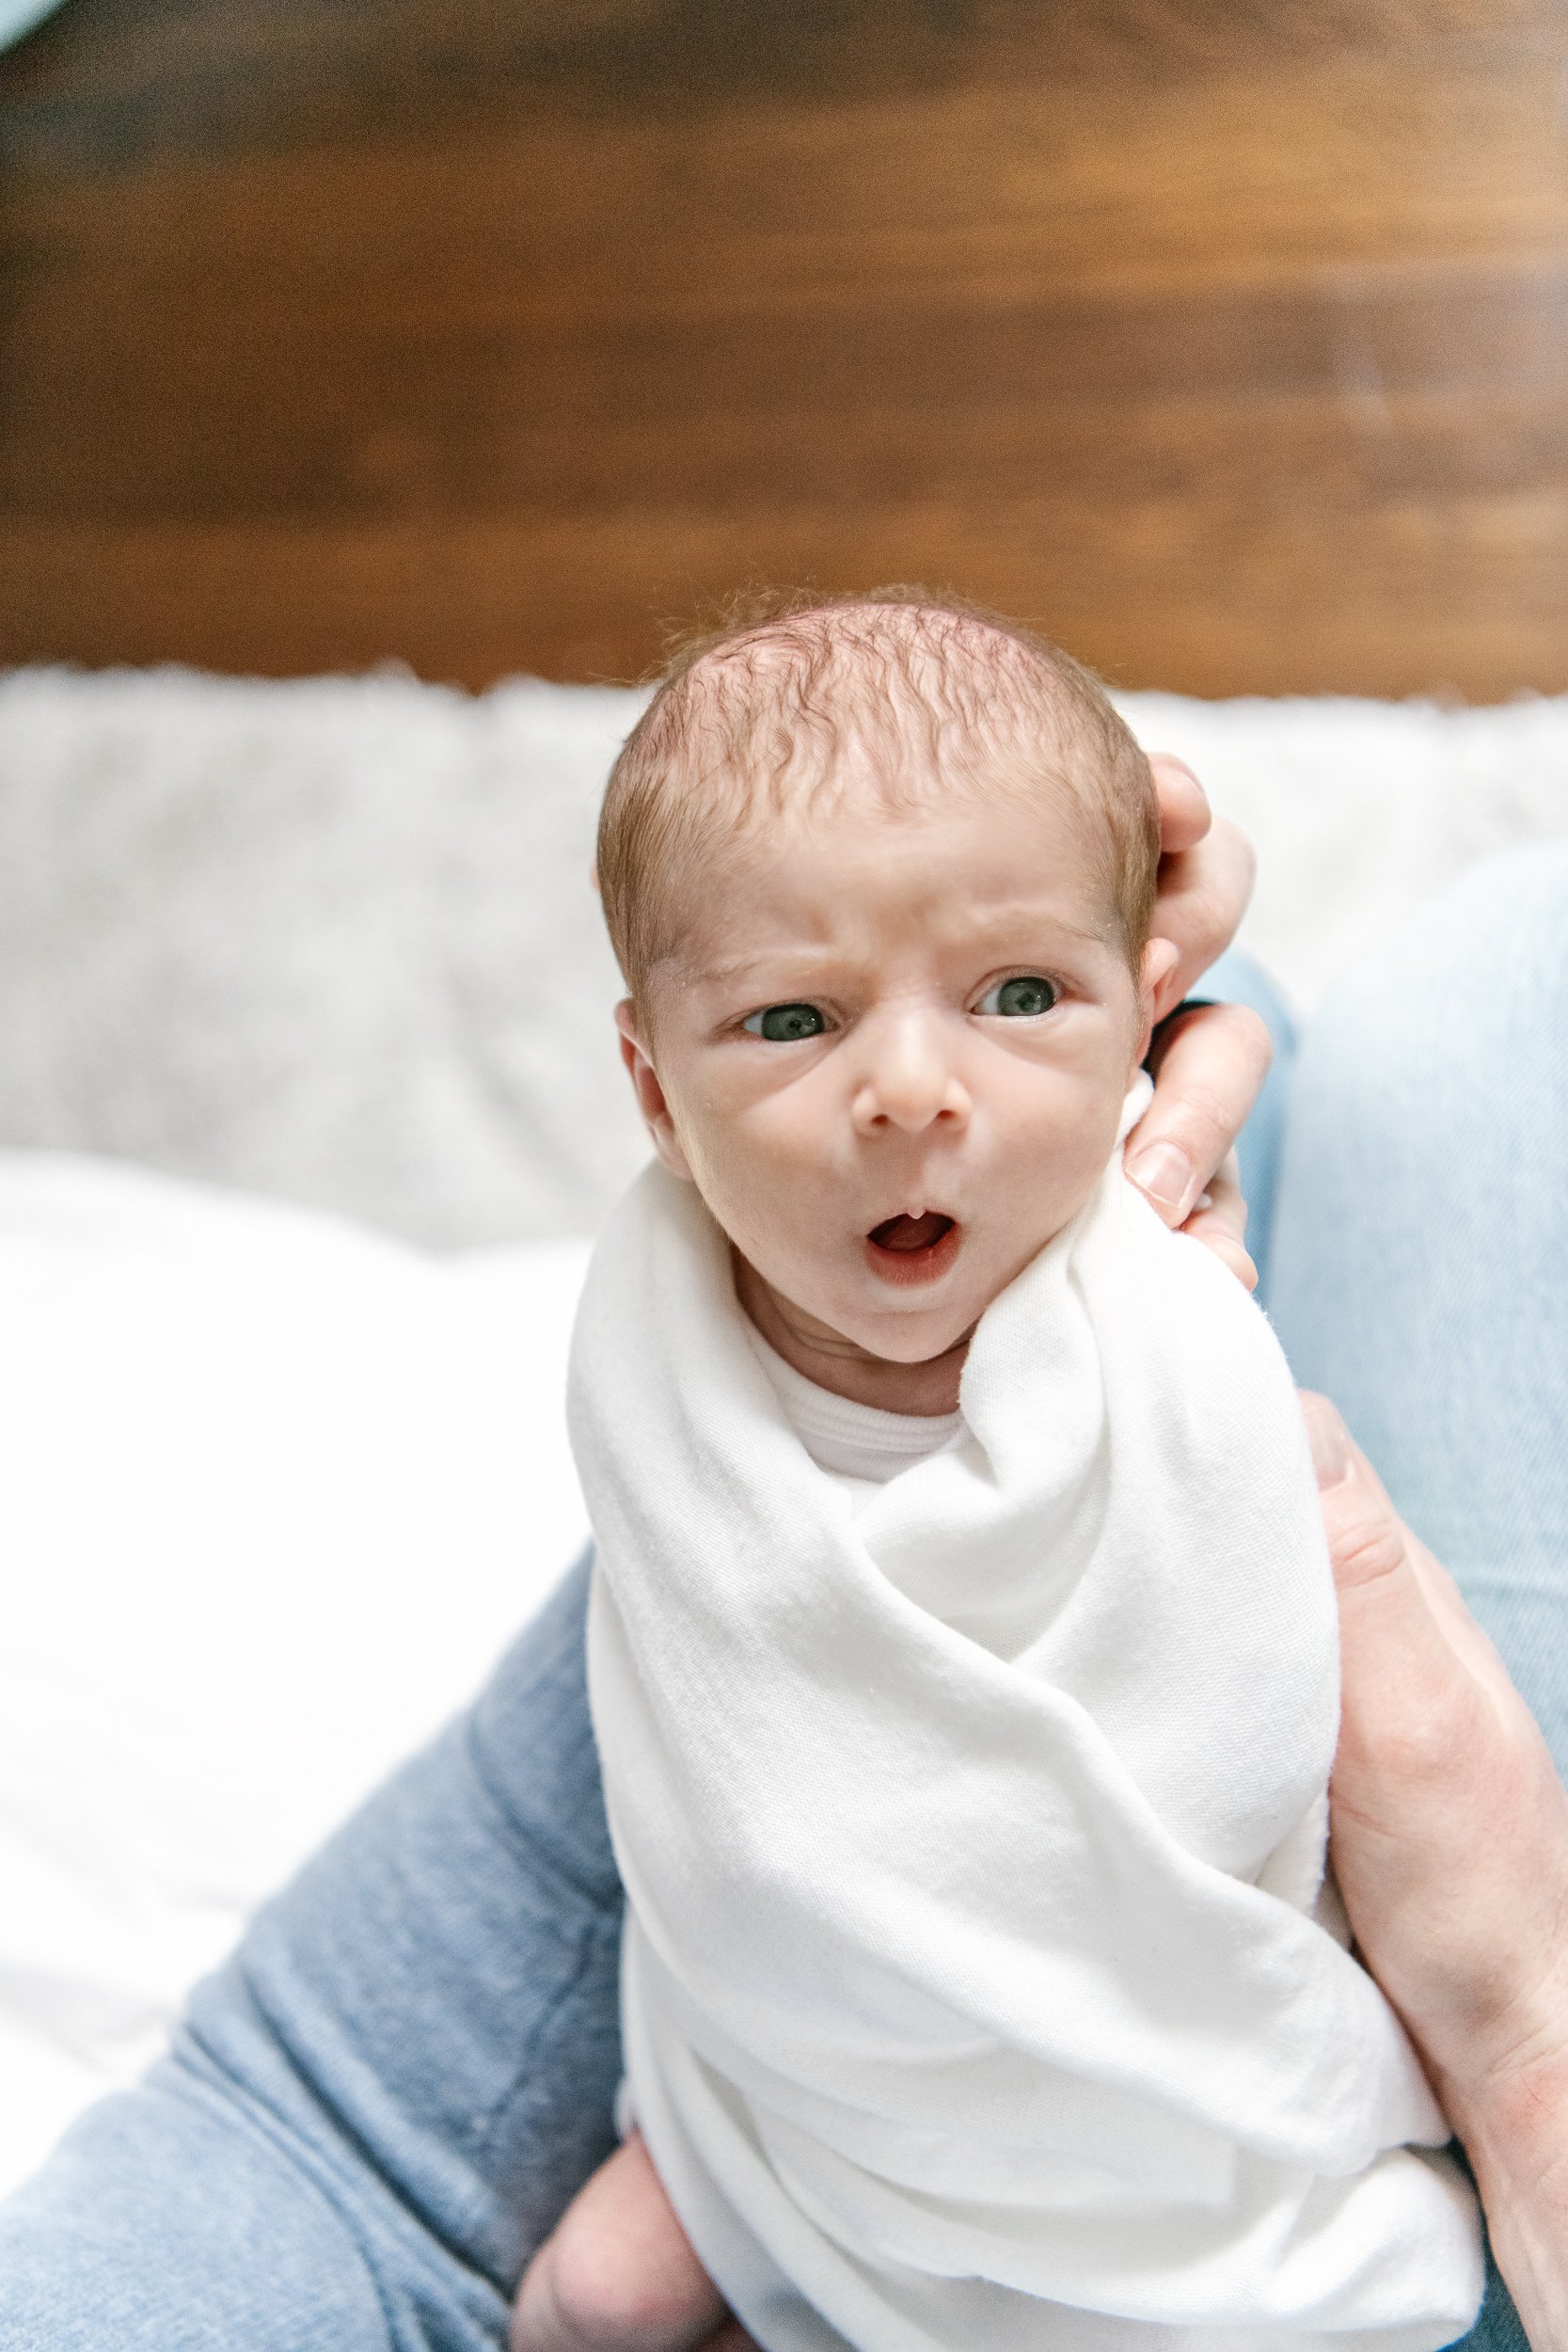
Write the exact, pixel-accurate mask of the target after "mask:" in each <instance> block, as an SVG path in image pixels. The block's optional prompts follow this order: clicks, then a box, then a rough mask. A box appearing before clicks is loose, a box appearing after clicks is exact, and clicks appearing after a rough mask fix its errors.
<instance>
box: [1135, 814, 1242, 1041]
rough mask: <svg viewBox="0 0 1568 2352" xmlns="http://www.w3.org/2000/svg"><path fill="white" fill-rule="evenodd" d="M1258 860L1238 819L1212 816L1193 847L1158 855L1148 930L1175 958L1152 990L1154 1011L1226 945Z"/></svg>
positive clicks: (1171, 1003) (1175, 997)
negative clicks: (1169, 947) (1167, 945)
mask: <svg viewBox="0 0 1568 2352" xmlns="http://www.w3.org/2000/svg"><path fill="white" fill-rule="evenodd" d="M1257 865H1258V861H1257V859H1256V857H1255V856H1254V854H1253V848H1252V844H1251V842H1250V841H1249V840H1248V839H1247V837H1246V835H1245V834H1244V833H1243V831H1242V829H1241V827H1240V826H1239V825H1233V824H1232V823H1231V822H1230V820H1229V818H1225V817H1216V818H1215V819H1214V821H1213V823H1212V825H1211V826H1210V828H1209V831H1208V832H1207V833H1206V834H1204V836H1203V838H1202V840H1201V841H1199V842H1198V843H1197V845H1196V848H1195V849H1191V850H1180V851H1179V852H1178V853H1177V854H1176V855H1175V856H1165V857H1162V858H1161V860H1160V876H1159V882H1158V886H1157V890H1156V896H1155V901H1154V917H1153V932H1154V935H1155V937H1156V938H1159V939H1168V940H1169V941H1170V942H1171V944H1172V946H1174V947H1175V949H1176V961H1175V963H1174V965H1173V966H1172V968H1171V971H1170V972H1169V974H1168V975H1167V977H1165V978H1164V980H1163V981H1162V982H1161V984H1160V987H1159V989H1158V991H1157V992H1156V994H1155V1000H1154V1017H1155V1019H1156V1020H1163V1019H1164V1015H1165V1014H1166V1013H1167V1012H1169V1011H1171V1010H1172V1009H1174V1008H1175V1007H1176V1006H1177V1005H1179V1004H1180V1001H1181V999H1182V997H1183V996H1184V995H1186V993H1187V992H1188V990H1189V989H1191V988H1192V987H1193V986H1194V985H1195V984H1196V981H1197V980H1198V979H1199V978H1200V977H1201V976H1202V975H1203V974H1204V973H1205V972H1207V971H1208V969H1209V966H1210V965H1211V964H1212V962H1213V961H1214V959H1215V957H1216V956H1218V955H1220V954H1222V953H1223V952H1224V950H1225V949H1226V948H1227V947H1228V946H1229V945H1230V942H1231V941H1232V939H1233V938H1234V937H1235V935H1236V930H1237V926H1238V925H1239V924H1240V922H1241V919H1242V917H1243V914H1245V913H1246V905H1247V900H1248V899H1249V898H1251V896H1252V883H1253V876H1254V874H1255V873H1256V871H1257Z"/></svg>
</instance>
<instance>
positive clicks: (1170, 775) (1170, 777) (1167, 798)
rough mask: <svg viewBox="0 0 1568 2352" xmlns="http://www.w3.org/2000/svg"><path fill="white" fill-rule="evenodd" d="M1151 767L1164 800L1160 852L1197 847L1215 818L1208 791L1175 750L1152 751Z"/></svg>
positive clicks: (1173, 852) (1156, 789)
mask: <svg viewBox="0 0 1568 2352" xmlns="http://www.w3.org/2000/svg"><path fill="white" fill-rule="evenodd" d="M1148 769H1149V773H1150V774H1151V775H1152V777H1153V778H1154V793H1155V798H1156V799H1157V800H1158V802H1159V803H1160V854H1161V855H1162V857H1175V856H1179V855H1180V852H1181V851H1182V850H1196V847H1197V845H1198V843H1199V842H1200V841H1201V840H1202V838H1203V836H1204V834H1206V833H1207V832H1208V830H1209V828H1210V826H1211V825H1212V823H1213V820H1214V818H1213V811H1212V808H1211V807H1210V805H1209V796H1208V794H1207V793H1206V792H1205V791H1204V789H1203V787H1202V785H1201V784H1199V782H1198V780H1197V778H1196V776H1195V775H1194V773H1193V771H1192V770H1191V769H1190V768H1189V767H1188V765H1187V763H1186V761H1185V760H1184V759H1178V758H1177V756H1176V754H1175V753H1174V752H1150V753H1149V755H1148Z"/></svg>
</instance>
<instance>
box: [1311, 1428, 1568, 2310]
mask: <svg viewBox="0 0 1568 2352" xmlns="http://www.w3.org/2000/svg"><path fill="white" fill-rule="evenodd" d="M1303 1402H1304V1409H1305V1411H1306V1415H1307V1433H1308V1436H1309V1438H1310V1439H1311V1443H1312V1454H1313V1460H1314V1463H1315V1464H1316V1467H1317V1472H1318V1483H1319V1487H1320V1491H1321V1500H1322V1503H1323V1521H1324V1526H1325V1528H1326V1531H1327V1534H1328V1542H1329V1550H1330V1554H1331V1556H1332V1559H1333V1563H1334V1576H1335V1582H1336V1585H1337V1588H1338V1597H1339V1626H1340V1646H1341V1657H1342V1668H1341V1678H1342V1692H1343V1698H1342V1717H1341V1724H1340V1733H1339V1750H1338V1756H1337V1757H1336V1759H1335V1765H1334V1777H1333V1781H1332V1783H1331V1786H1330V1790H1329V1799H1330V1811H1331V1816H1332V1834H1331V1852H1332V1854H1333V1859H1334V1867H1335V1875H1336V1877H1337V1878H1338V1883H1339V1891H1340V1893H1341V1895H1342V1896H1343V1898H1344V1902H1345V1908H1346V1911H1347V1912H1348V1913H1349V1915H1350V1921H1351V1926H1352V1928H1353V1929H1354V1932H1355V1938H1356V1942H1357V1944H1358V1945H1359V1947H1360V1949H1361V1953H1362V1957H1363V1958H1364V1959H1365V1961H1366V1963H1367V1965H1368V1966H1369V1968H1370V1970H1371V1972H1372V1974H1373V1976H1375V1977H1376V1979H1377V1980H1378V1982H1379V1983H1380V1984H1381V1985H1382V1987H1383V1989H1384V1991H1385V1993H1386V1994H1387V1995H1388V1998H1389V1999H1390V2001H1392V2003H1393V2004H1394V2007H1395V2008H1396V2009H1397V2010H1399V2012H1400V2014H1401V2016H1402V2018H1403V2020H1404V2023H1405V2025H1406V2026H1407V2027H1408V2029H1409V2031H1410V2034H1411V2037H1412V2039H1413V2040H1414V2041H1415V2042H1416V2044H1417V2046H1418V2049H1419V2050H1420V2052H1421V2055H1422V2057H1423V2058H1424V2059H1425V2061H1426V2064H1427V2067H1428V2070H1429V2072H1430V2074H1431V2075H1432V2078H1433V2085H1434V2087H1435V2088H1436V2090H1437V2092H1438V2095H1439V2096H1440V2098H1441V2099H1442V2101H1443V2104H1444V2106H1445V2108H1446V2109H1447V2111H1448V2115H1449V2121H1450V2122H1452V2124H1453V2126H1454V2129H1455V2130H1456V2131H1457V2132H1458V2134H1459V2136H1460V2137H1461V2139H1462V2140H1463V2141H1464V2142H1465V2150H1466V2152H1467V2153H1468V2155H1469V2158H1470V2162H1471V2164H1472V2166H1473V2167H1474V2169H1475V2174H1476V2179H1477V2183H1478V2185H1479V2186H1480V2189H1481V2202H1482V2204H1483V2205H1484V2207H1485V2210H1486V2217H1487V2223H1488V2226H1489V2228H1490V2231H1491V2234H1492V2244H1493V2249H1494V2252H1495V2253H1496V2255H1497V2264H1498V2267H1499V2268H1500V2269H1501V2271H1502V2273H1503V2276H1504V2277H1505V2278H1506V2279H1507V2280H1508V2283H1509V2285H1510V2287H1511V2288H1512V2290H1513V2298H1514V2301H1515V2303H1516V2304H1517V2306H1518V2309H1519V2315H1520V2317H1521V2319H1522V2320H1523V2321H1524V2324H1525V2328H1526V2330H1527V2332H1528V2336H1529V2340H1530V2342H1531V2344H1534V2345H1535V2346H1536V2347H1537V2352H1547V2347H1562V2346H1568V1793H1565V1792H1564V1789H1563V1787H1562V1784H1561V1782H1560V1780H1559V1778H1558V1774H1557V1771H1556V1768H1555V1766H1554V1765H1553V1762H1552V1758H1551V1755H1550V1753H1549V1751H1548V1749H1547V1747H1546V1743H1545V1741H1544V1739H1543V1738H1542V1736H1541V1733H1540V1731H1539V1729H1538V1728H1537V1726H1536V1724H1535V1721H1534V1718H1533V1717H1532V1716H1531V1714H1530V1712H1529V1709H1528V1708H1527V1707H1526V1705H1525V1703H1524V1701H1523V1699H1522V1698H1521V1697H1520V1696H1519V1693H1518V1692H1517V1691H1516V1690H1515V1689H1514V1687H1513V1683H1512V1682H1511V1681H1510V1679H1509V1677H1508V1672H1507V1669H1506V1668H1505V1667H1504V1665H1503V1662H1502V1661H1501V1659H1500V1658H1499V1657H1498V1656H1497V1651H1496V1650H1495V1649H1494V1648H1493V1646H1492V1645H1491V1643H1490V1642H1489V1641H1488V1640H1487V1638H1486V1636H1485V1634H1484V1633H1483V1632H1482V1631H1481V1628H1480V1627H1479V1626H1478V1625H1477V1623H1476V1621H1475V1619H1474V1618H1473V1617H1472V1616H1471V1614H1470V1613H1469V1611H1468V1610H1467V1609H1466V1608H1465V1603H1464V1601H1463V1600H1462V1598H1461V1597H1460V1594H1459V1590H1458V1587H1457V1586H1456V1585H1455V1584H1454V1582H1453V1580H1452V1578H1451V1577H1449V1575H1448V1574H1447V1573H1446V1571H1445V1570H1444V1569H1443V1568H1441V1567H1440V1566H1439V1565H1438V1564H1437V1562H1436V1561H1435V1560H1434V1559H1433V1556H1432V1554H1431V1552H1430V1551H1428V1550H1427V1549H1426V1547H1425V1546H1424V1545H1423V1544H1421V1543H1419V1542H1418V1540H1417V1538H1416V1537H1415V1536H1414V1535H1413V1534H1411V1533H1410V1531H1409V1529H1408V1528H1406V1527H1405V1526H1404V1525H1403V1524H1402V1522H1401V1520H1400V1518H1398V1516H1397V1514H1396V1513H1395V1510H1394V1507H1393V1505H1392V1503H1391V1502H1389V1500H1388V1498H1387V1496H1386V1493H1385V1492H1384V1490H1383V1487H1382V1486H1381V1485H1380V1483H1379V1481H1378V1478H1377V1475H1376V1473H1375V1471H1374V1470H1372V1467H1371V1465H1370V1462H1369V1461H1368V1460H1367V1458H1366V1456H1365V1454H1362V1453H1361V1452H1360V1450H1359V1448H1358V1447H1356V1446H1355V1445H1354V1442H1353V1441H1352V1439H1351V1438H1350V1436H1349V1433H1348V1432H1347V1430H1346V1428H1345V1425H1344V1423H1343V1422H1342V1421H1341V1420H1340V1419H1339V1416H1338V1413H1337V1412H1336V1411H1335V1409H1334V1407H1333V1406H1332V1405H1330V1404H1329V1402H1328V1400H1327V1399H1326V1398H1324V1397H1319V1396H1311V1395H1308V1396H1307V1397H1305V1398H1304V1400H1303Z"/></svg>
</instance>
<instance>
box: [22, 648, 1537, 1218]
mask: <svg viewBox="0 0 1568 2352" xmlns="http://www.w3.org/2000/svg"><path fill="white" fill-rule="evenodd" d="M1118 699H1119V701H1120V704H1121V707H1122V708H1123V709H1124V710H1125V711H1126V713H1127V715H1128V717H1129V719H1130V720H1131V721H1132V725H1133V727H1134V728H1135V730H1136V731H1137V733H1138V735H1139V736H1140V737H1141V739H1143V741H1145V742H1146V743H1148V744H1150V745H1164V746H1165V747H1166V748H1168V749H1170V750H1173V751H1177V752H1180V753H1182V754H1184V755H1186V756H1187V757H1188V758H1189V759H1191V760H1192V762H1193V763H1194V765H1195V766H1196V768H1197V770H1198V772H1199V773H1200V774H1201V775H1202V776H1203V777H1204V778H1205V780H1206V781H1207V782H1208V784H1209V785H1210V787H1211V788H1212V794H1213V798H1214V800H1215V803H1216V804H1217V805H1218V806H1219V807H1221V808H1223V809H1225V810H1227V812H1229V813H1230V814H1231V815H1233V816H1235V817H1237V818H1240V820H1241V821H1242V823H1243V825H1245V826H1246V828H1247V830H1248V831H1249V832H1250V833H1251V834H1252V835H1253V838H1254V840H1255V841H1256V842H1257V844H1258V850H1259V887H1258V898H1257V902H1256V905H1255V908H1254V910H1253V914H1252V915H1251V916H1250V917H1249V919H1248V922H1247V925H1246V929H1245V930H1244V932H1243V940H1244V942H1245V943H1246V944H1248V945H1250V946H1252V947H1253V949H1254V950H1255V952H1256V953H1258V954H1259V956H1260V957H1261V958H1262V959H1263V961H1265V962H1266V963H1268V964H1269V966H1270V967H1271V969H1272V970H1273V971H1274V973H1275V977H1276V978H1277V979H1278V980H1279V981H1280V982H1281V983H1282V985H1283V986H1284V987H1285V989H1286V991H1287V993H1289V994H1291V995H1292V996H1293V997H1295V998H1296V999H1297V1001H1298V1002H1300V1003H1303V1004H1306V1003H1309V1002H1310V1001H1311V1000H1312V998H1313V997H1314V996H1315V995H1316V993H1318V991H1319V989H1320V988H1321V987H1322V985H1323V982H1324V980H1325V979H1326V978H1327V977H1328V976H1329V975H1330V974H1331V973H1332V972H1334V971H1335V970H1337V969H1338V968H1340V967H1341V966H1342V964H1343V962H1344V961H1345V959H1346V958H1347V956H1349V955H1350V954H1352V953H1353V952H1354V948H1355V946H1356V945H1357V943H1358V942H1360V941H1363V940H1368V939H1371V940H1375V939H1376V938H1377V937H1378V936H1379V935H1380V934H1381V932H1382V931H1383V930H1385V929H1386V926H1387V924H1388V923H1389V921H1390V920H1391V919H1392V918H1393V916H1394V915H1395V914H1397V913H1398V912H1399V910H1400V909H1401V908H1402V907H1403V906H1406V905H1408V904H1410V903H1411V902H1412V901H1414V900H1416V899H1418V898H1421V897H1422V896H1424V895H1426V894H1429V893H1430V892H1431V891H1432V890H1433V888H1434V887H1435V886H1437V885H1438V884H1439V883H1440V882H1443V881H1444V880H1445V879H1446V878H1447V877H1448V876H1449V875H1450V874H1452V873H1454V872H1455V871H1457V870H1458V868H1459V867H1460V866H1464V865H1465V864H1466V863H1467V862H1469V861H1470V860H1472V859H1474V858H1475V857H1477V856H1480V855H1481V854H1482V853H1483V852H1484V851H1485V850H1487V849H1489V848H1492V847H1495V846H1499V845H1501V844H1503V843H1506V842H1509V841H1517V840H1525V839H1531V838H1544V837H1545V836H1547V835H1549V834H1561V833H1568V698H1564V699H1561V700H1558V701H1522V702H1518V703H1513V704H1510V705H1508V706H1506V707H1503V708H1500V709H1496V710H1442V709H1438V708H1436V707H1433V705H1431V704H1423V703H1402V704H1387V703H1367V702H1349V701H1326V700H1325V701H1322V702H1277V703H1270V702H1258V701H1253V702H1232V703H1199V702H1191V701H1187V700H1184V699H1182V698H1180V697H1178V696H1175V695H1169V694H1128V695H1123V696H1121V697H1119V698H1118ZM640 709H641V696H640V695H638V694H635V693H632V692H629V691H623V690H620V689H616V688H611V687H569V686H546V685H542V684H540V683H539V682H537V681H536V680H531V679H523V680H518V681H516V682H515V683H514V684H511V685H507V686H501V687H498V688H497V689H496V690H495V691H493V692H491V693H488V694H483V695H480V696H477V697H470V696H467V695H464V694H457V693H453V692H451V691H448V690H446V689H443V688H439V687H433V686H421V685H419V684H417V683H416V681H415V680H414V679H412V678H409V677H406V676H400V675H381V676H375V677H367V678H308V679H300V680H295V681H293V682H291V683H285V684H273V683H267V682H263V681H261V680H257V679H248V678H219V677H203V676H199V675H195V674H194V673H192V672H189V671H181V670H156V671H146V672H135V671H123V670H121V671H107V672H103V673H102V674H100V675H81V674H79V673H71V672H68V671H63V670H21V671H16V672H13V673H12V674H10V675H8V676H7V675H0V1145H4V1144H16V1145H24V1146H31V1145H41V1146H43V1147H45V1148H46V1149H54V1150H66V1151H80V1152H115V1153H118V1154H120V1155H122V1156H124V1157H126V1158H129V1159H135V1160H138V1161H141V1162H143V1163H144V1164H147V1165H150V1166H152V1167H156V1168H165V1169H166V1170H167V1171H168V1172H169V1173H171V1174H174V1175H183V1176H195V1177H199V1178H203V1179H207V1180H210V1181H214V1182H217V1183H221V1184H236V1185H241V1186H244V1187H246V1188H248V1189H251V1190H256V1191H265V1192H271V1193H276V1194H281V1195H283V1196H285V1197H286V1198H288V1199H291V1200H301V1201H305V1202H309V1203H310V1204H312V1205H315V1206H318V1207H323V1208H330V1209H337V1210H341V1211H343V1212H345V1213H347V1214H349V1215H351V1216H363V1217H369V1218H370V1219H372V1221H373V1222H374V1223H376V1224H379V1225H382V1226H385V1227H388V1228H389V1229H390V1230H392V1231H393V1232H400V1233H403V1234H404V1235H405V1236H407V1237H408V1238H409V1239H411V1240H415V1241H422V1242H433V1243H436V1244H438V1245H440V1246H442V1247H453V1246H462V1245H464V1244H471V1243H476V1242H489V1241H510V1240H530V1239H533V1238H535V1237H537V1236H539V1235H541V1234H546V1233H583V1232H593V1231H594V1229H595V1228H596V1226H597V1224H598V1222H599V1219H600V1217H601V1216H603V1214H604V1212H605V1211H606V1210H607V1209H608V1208H609V1206H610V1202H611V1201H612V1200H614V1199H615V1198H616V1196H617V1195H618V1194H619V1193H620V1192H621V1191H622V1190H624V1188H625V1187H626V1184H628V1183H629V1182H630V1180H631V1177H632V1175H633V1174H634V1173H635V1171H636V1169H637V1168H639V1167H640V1166H641V1160H642V1157H643V1151H644V1143H643V1137H642V1132H641V1124H640V1122H639V1120H638V1119H637V1116H636V1113H635V1110H634V1108H633V1105H632V1102H631V1095H630V1090H629V1089H628V1088H627V1086H626V1076H625V1073H624V1072H623V1071H622V1069H621V1067H620V1062H619V1059H618V1057H617V1055H616V1051H615V1043H614V1037H613V1033H612V1031H611V1028H610V1008H611V1006H612V1005H613V1003H614V1000H615V996H616V994H617V993H618V983H617V980H616V975H615V969H614V964H613V961H612V959H611V957H610V949H609V946H608V945H607V944H606V942H605V939H604V936H603V927H602V925H601V924H600V922H599V916H598V910H597V907H596V906H595V904H594V897H593V892H592V889H591V887H590V883H589V868H590V866H591V864H592V860H593V845H594V818H595V815H596V811H597V807H598V800H599V794H600V792H601V790H602V788H603V784H604V779H605V776H606V773H607V772H608V771H609V767H610V761H611V759H612V758H613V756H614V753H615V750H616V747H617V745H618V744H619V742H620V740H621V739H622V737H623V736H624V735H625V733H626V729H627V728H628V727H629V726H630V725H631V723H632V722H633V720H634V719H635V717H636V716H637V713H638V711H639V710H640Z"/></svg>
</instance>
